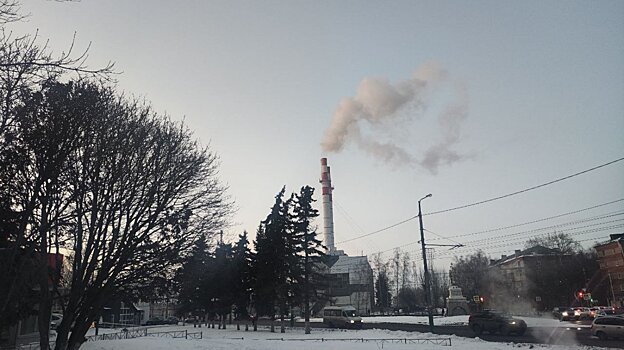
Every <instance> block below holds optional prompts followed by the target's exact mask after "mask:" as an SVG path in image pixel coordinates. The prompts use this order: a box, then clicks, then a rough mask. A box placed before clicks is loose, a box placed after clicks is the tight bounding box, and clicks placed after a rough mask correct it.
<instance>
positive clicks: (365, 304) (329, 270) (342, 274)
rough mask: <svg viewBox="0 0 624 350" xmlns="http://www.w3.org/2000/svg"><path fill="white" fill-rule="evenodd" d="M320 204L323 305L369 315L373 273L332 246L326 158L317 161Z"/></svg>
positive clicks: (363, 262) (362, 262) (363, 261)
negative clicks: (324, 285) (324, 279)
mask: <svg viewBox="0 0 624 350" xmlns="http://www.w3.org/2000/svg"><path fill="white" fill-rule="evenodd" d="M320 182H321V186H322V203H323V244H324V245H325V246H326V247H327V257H326V258H325V259H324V265H325V266H323V267H322V268H323V270H324V272H325V273H326V274H327V277H328V287H327V290H326V291H324V292H325V294H326V295H327V297H328V300H329V301H328V302H327V304H326V305H337V306H346V305H351V306H353V307H354V308H355V309H356V310H357V312H358V313H359V314H360V315H367V314H369V313H371V312H372V309H373V304H374V287H373V269H372V268H371V266H370V263H369V262H368V258H367V257H366V256H348V255H346V254H345V253H344V252H343V251H342V250H338V249H336V247H335V245H334V218H333V199H332V191H333V189H334V188H333V187H332V185H331V173H330V168H329V166H328V165H327V158H321V180H320Z"/></svg>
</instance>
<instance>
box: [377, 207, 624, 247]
mask: <svg viewBox="0 0 624 350" xmlns="http://www.w3.org/2000/svg"><path fill="white" fill-rule="evenodd" d="M580 211H582V210H580ZM577 212H579V211H577ZM621 215H624V211H621V210H619V211H615V212H610V213H605V214H600V215H598V216H593V217H589V218H584V219H578V220H574V221H569V222H564V223H560V224H556V225H551V226H544V227H538V228H534V229H531V230H526V231H519V232H514V233H505V235H504V237H500V236H497V237H486V238H481V239H477V240H472V241H467V242H462V243H460V242H458V241H455V240H452V239H451V241H453V242H456V243H458V244H461V245H462V246H463V248H464V249H466V248H475V247H476V248H482V247H486V246H488V245H490V243H488V242H489V241H496V243H501V242H507V243H511V242H512V241H517V240H522V239H526V238H527V235H530V234H535V233H537V232H540V231H546V230H548V231H550V230H553V229H554V230H555V232H557V229H560V232H569V231H574V230H579V229H584V228H588V227H594V226H600V225H605V224H610V223H614V222H619V221H623V220H624V219H615V220H610V221H602V222H598V223H594V224H589V225H584V226H579V224H583V223H586V222H591V221H597V220H604V219H609V218H612V217H617V216H621ZM557 217H559V216H557ZM517 226H518V225H513V226H510V227H517ZM570 226H571V227H570ZM425 230H426V231H427V232H429V233H432V234H434V235H436V236H439V237H443V236H441V235H439V234H437V233H435V232H432V231H431V230H427V229H425ZM488 232H489V231H488ZM550 233H551V232H546V233H543V234H538V235H537V236H542V235H548V234H550ZM472 234H474V233H468V234H461V235H456V236H450V237H464V236H469V235H472ZM518 236H519V237H518ZM512 237H515V238H512ZM444 238H446V237H444ZM419 242H420V241H414V242H409V243H406V244H403V245H400V246H398V247H393V248H389V249H385V250H382V251H378V252H375V253H372V254H377V253H385V252H388V251H391V250H394V249H397V248H398V249H400V248H404V247H407V246H410V245H413V244H416V243H419Z"/></svg>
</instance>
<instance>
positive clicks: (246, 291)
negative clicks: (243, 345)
mask: <svg viewBox="0 0 624 350" xmlns="http://www.w3.org/2000/svg"><path fill="white" fill-rule="evenodd" d="M252 259H253V253H252V252H251V250H250V249H249V240H248V239H247V231H244V232H243V234H241V235H239V236H238V241H237V242H236V245H235V247H234V257H233V264H234V276H233V281H234V288H233V289H232V291H233V293H234V304H235V306H236V311H235V312H236V313H235V315H236V319H237V320H239V319H241V318H245V319H246V318H248V317H249V311H248V307H249V296H250V294H251V287H252V273H251V262H252ZM237 327H238V326H237Z"/></svg>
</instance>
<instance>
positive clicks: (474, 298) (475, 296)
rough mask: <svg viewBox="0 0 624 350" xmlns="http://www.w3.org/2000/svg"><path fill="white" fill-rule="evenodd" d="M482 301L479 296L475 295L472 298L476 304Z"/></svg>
mask: <svg viewBox="0 0 624 350" xmlns="http://www.w3.org/2000/svg"><path fill="white" fill-rule="evenodd" d="M480 300H481V299H479V296H478V295H473V296H472V301H474V302H477V303H478V302H479V301H480Z"/></svg>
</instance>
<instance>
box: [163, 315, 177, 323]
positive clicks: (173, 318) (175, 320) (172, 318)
mask: <svg viewBox="0 0 624 350" xmlns="http://www.w3.org/2000/svg"><path fill="white" fill-rule="evenodd" d="M179 321H180V320H179V319H178V318H177V317H175V316H169V317H167V319H166V320H165V323H166V324H178V322H179Z"/></svg>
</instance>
